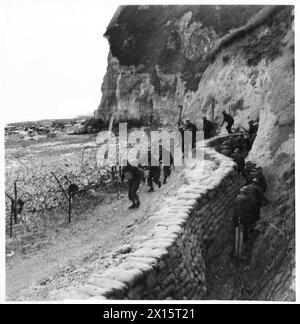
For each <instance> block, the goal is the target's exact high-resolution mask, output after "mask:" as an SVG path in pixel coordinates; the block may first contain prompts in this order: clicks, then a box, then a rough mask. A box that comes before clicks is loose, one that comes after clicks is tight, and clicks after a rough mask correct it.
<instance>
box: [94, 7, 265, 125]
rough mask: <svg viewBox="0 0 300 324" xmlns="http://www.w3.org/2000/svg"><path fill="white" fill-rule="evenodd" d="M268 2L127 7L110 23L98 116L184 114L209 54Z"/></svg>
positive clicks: (166, 117)
mask: <svg viewBox="0 0 300 324" xmlns="http://www.w3.org/2000/svg"><path fill="white" fill-rule="evenodd" d="M261 9H262V6H234V7H232V6H124V7H120V8H119V9H118V11H117V12H116V14H115V16H114V17H113V19H112V21H111V23H110V24H109V26H108V28H107V31H106V33H105V36H106V37H107V38H108V40H109V43H110V54H109V57H108V67H107V73H106V76H105V78H104V80H103V85H102V100H101V103H100V106H99V108H98V110H97V111H96V114H95V116H96V117H97V118H102V119H105V120H107V119H108V118H109V114H110V112H111V111H112V109H113V107H116V108H117V118H127V119H130V118H140V117H142V116H145V115H147V114H149V113H152V114H158V115H159V117H160V118H162V119H163V120H164V121H165V122H170V121H173V120H174V119H175V118H176V117H177V115H178V109H177V106H178V104H179V103H185V101H186V97H187V96H186V93H187V92H192V93H193V92H194V91H196V90H197V89H198V85H199V81H200V80H201V77H202V75H203V72H204V71H205V69H206V67H207V66H208V64H209V54H210V53H211V51H212V49H213V48H214V47H215V45H216V44H217V43H218V41H219V40H220V39H221V38H222V37H224V36H225V35H226V34H227V33H228V32H229V31H230V30H231V29H235V28H239V27H241V26H243V25H244V24H245V23H246V22H247V21H248V20H249V19H250V18H251V17H253V15H255V14H256V13H257V12H259V10H261Z"/></svg>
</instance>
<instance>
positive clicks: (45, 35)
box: [0, 0, 274, 124]
mask: <svg viewBox="0 0 300 324" xmlns="http://www.w3.org/2000/svg"><path fill="white" fill-rule="evenodd" d="M126 2H127V1H126ZM126 2H125V0H124V1H123V0H122V1H121V0H0V71H1V73H0V112H1V120H0V121H1V123H4V124H7V123H9V122H16V121H28V120H39V119H51V118H65V117H76V116H78V115H86V114H92V113H93V111H94V110H96V109H97V108H98V105H99V103H100V100H101V84H102V80H103V76H104V74H105V71H106V67H107V55H108V51H109V45H108V41H107V40H106V39H105V38H104V37H103V34H104V32H105V30H106V27H107V25H108V24H109V21H110V19H111V18H112V16H113V14H114V13H115V11H116V9H117V8H118V6H119V5H120V4H125V3H126ZM143 2H145V1H142V0H137V1H135V0H131V1H130V4H141V3H143ZM186 2H188V3H193V2H195V3H194V4H199V3H202V2H203V1H200V0H195V1H192V0H189V1H178V3H177V1H174V0H173V1H172V3H175V4H182V3H186ZM214 2H215V3H219V4H220V3H222V2H223V1H221V0H216V1H210V2H209V3H210V4H213V3H214ZM234 2H236V1H234V0H231V1H229V3H231V4H232V3H234ZM253 2H255V1H253ZM256 2H257V1H256ZM258 2H260V1H258ZM267 2H268V1H266V3H267ZM272 2H274V0H272ZM146 3H151V4H162V3H163V1H161V0H157V1H154V0H151V1H146ZM204 3H207V1H204ZM237 3H239V4H241V1H238V2H237ZM225 4H228V1H225ZM2 116H3V117H2Z"/></svg>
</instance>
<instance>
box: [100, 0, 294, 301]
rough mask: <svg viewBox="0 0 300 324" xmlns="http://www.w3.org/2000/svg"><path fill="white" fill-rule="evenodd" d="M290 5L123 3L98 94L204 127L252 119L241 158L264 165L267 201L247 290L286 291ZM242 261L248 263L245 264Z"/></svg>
mask: <svg viewBox="0 0 300 324" xmlns="http://www.w3.org/2000/svg"><path fill="white" fill-rule="evenodd" d="M293 15H294V11H293V7H292V6H230V7H229V6H125V7H120V8H119V10H118V12H117V13H116V14H115V16H114V18H113V19H112V21H111V23H110V25H109V26H108V29H107V31H106V34H105V36H106V37H107V38H108V40H109V43H110V50H111V51H110V54H109V58H108V67H107V73H106V76H105V78H104V81H103V85H102V100H101V103H100V106H99V108H98V110H97V111H96V112H95V116H96V117H97V118H102V119H104V120H107V119H108V118H109V115H110V114H111V112H112V110H113V109H116V110H115V111H116V114H115V116H116V118H117V119H122V120H123V119H141V118H144V117H147V116H149V115H152V116H153V115H154V116H157V118H159V119H160V120H161V121H162V122H163V123H164V124H165V125H171V126H174V125H175V124H176V122H177V120H178V113H179V112H178V104H183V106H184V110H183V118H185V117H189V118H190V119H191V120H192V121H194V122H195V123H196V124H197V125H198V126H199V127H201V121H202V117H203V116H204V115H207V116H208V117H209V118H210V119H213V120H214V121H216V122H220V121H221V112H222V110H226V111H228V112H230V113H231V114H232V115H233V116H234V118H235V128H240V129H241V130H242V129H243V128H247V127H248V121H249V120H250V119H252V120H257V119H259V130H258V136H257V138H256V140H255V142H254V145H253V148H252V151H251V152H250V154H249V157H248V159H250V160H252V161H255V162H256V163H257V164H259V165H260V166H262V167H263V169H264V172H265V174H266V176H267V180H268V185H269V187H268V192H267V196H268V199H269V200H270V201H271V204H270V205H269V206H267V207H265V208H264V209H263V211H262V221H261V222H260V224H259V230H260V235H259V236H258V238H257V240H256V242H255V244H254V247H253V251H252V259H251V262H250V264H249V269H250V271H248V272H247V273H246V274H245V278H246V280H247V286H249V287H250V288H249V289H250V290H251V294H250V293H249V294H246V293H244V294H242V296H240V297H241V298H243V297H244V298H247V299H249V298H257V299H276V300H279V299H288V300H290V299H293V296H292V295H293V292H291V291H293V290H290V285H291V283H292V282H293V277H294V236H295V233H294V230H295V226H294V222H295V210H294V200H295V192H294V191H295V189H294V181H295V176H294V168H295V165H294V161H295V157H294V93H295V89H294V30H293V19H294V16H293ZM249 269H248V270H249Z"/></svg>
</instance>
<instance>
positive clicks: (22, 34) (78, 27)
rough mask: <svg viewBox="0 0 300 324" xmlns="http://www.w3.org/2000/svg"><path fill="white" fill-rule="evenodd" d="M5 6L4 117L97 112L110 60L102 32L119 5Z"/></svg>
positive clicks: (76, 2) (77, 0) (16, 3)
mask: <svg viewBox="0 0 300 324" xmlns="http://www.w3.org/2000/svg"><path fill="white" fill-rule="evenodd" d="M0 1H1V0H0ZM1 6H2V8H0V9H3V7H4V10H0V11H1V14H0V15H1V16H0V20H1V23H0V24H1V25H0V27H1V30H2V35H1V36H2V37H1V50H0V52H1V53H0V55H1V62H2V64H1V65H2V68H1V71H2V72H1V84H0V85H1V93H2V96H1V106H2V107H1V109H2V113H3V115H4V122H5V123H8V122H14V121H25V120H38V119H49V118H64V117H73V116H74V117H75V116H77V115H84V114H91V113H93V111H94V110H95V109H97V107H98V105H99V102H100V100H101V84H102V80H103V76H104V74H105V71H106V66H107V55H108V50H109V45H108V41H107V40H106V39H105V38H104V37H103V34H104V32H105V30H106V27H107V25H108V24H109V21H110V19H111V18H112V16H113V14H114V12H115V11H116V9H117V7H118V5H117V4H116V3H115V2H108V1H90V0H85V1H83V0H73V1H66V0H61V1H55V0H54V1H53V0H52V1H43V0H39V1H31V0H27V1H14V0H10V1H6V2H1ZM1 6H0V7H1ZM3 16H4V17H3ZM3 25H4V26H3Z"/></svg>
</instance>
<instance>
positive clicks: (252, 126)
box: [248, 120, 258, 147]
mask: <svg viewBox="0 0 300 324" xmlns="http://www.w3.org/2000/svg"><path fill="white" fill-rule="evenodd" d="M257 131H258V124H254V122H253V121H252V120H250V121H249V130H248V134H249V141H250V147H252V145H253V143H254V141H255V138H256V134H257Z"/></svg>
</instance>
